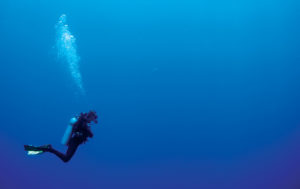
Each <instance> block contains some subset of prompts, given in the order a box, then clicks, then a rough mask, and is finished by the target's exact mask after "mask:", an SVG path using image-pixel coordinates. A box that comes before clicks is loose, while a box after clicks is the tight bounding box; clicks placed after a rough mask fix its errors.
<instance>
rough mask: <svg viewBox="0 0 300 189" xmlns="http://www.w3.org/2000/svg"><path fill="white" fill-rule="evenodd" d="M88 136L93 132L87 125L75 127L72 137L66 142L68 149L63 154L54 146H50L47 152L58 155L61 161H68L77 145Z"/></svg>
mask: <svg viewBox="0 0 300 189" xmlns="http://www.w3.org/2000/svg"><path fill="white" fill-rule="evenodd" d="M88 137H93V133H92V132H91V130H90V129H89V126H87V125H85V126H84V127H81V128H75V129H74V130H73V133H72V137H71V139H70V140H69V143H68V150H67V152H66V154H63V153H61V152H59V151H57V150H55V149H54V148H50V149H49V150H48V152H50V153H53V154H55V155H56V156H57V157H59V158H60V159H61V160H62V161H63V162H68V161H70V159H71V158H72V157H73V155H74V154H75V152H76V150H77V148H78V146H79V145H80V144H82V143H85V142H86V141H87V138H88Z"/></svg>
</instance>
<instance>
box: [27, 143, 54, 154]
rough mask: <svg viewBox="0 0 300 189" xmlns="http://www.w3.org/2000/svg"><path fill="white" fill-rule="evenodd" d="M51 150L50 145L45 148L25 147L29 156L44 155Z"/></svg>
mask: <svg viewBox="0 0 300 189" xmlns="http://www.w3.org/2000/svg"><path fill="white" fill-rule="evenodd" d="M49 148H50V145H44V146H32V145H24V150H25V151H27V155H38V154H42V153H44V152H45V151H46V150H47V149H49Z"/></svg>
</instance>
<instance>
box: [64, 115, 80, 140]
mask: <svg viewBox="0 0 300 189" xmlns="http://www.w3.org/2000/svg"><path fill="white" fill-rule="evenodd" d="M76 122H77V118H76V117H73V118H71V120H70V122H69V124H68V126H67V128H66V131H65V133H64V136H63V137H62V140H61V143H62V144H63V145H68V143H69V140H70V138H71V134H72V129H73V125H74V124H75V123H76Z"/></svg>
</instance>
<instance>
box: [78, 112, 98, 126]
mask: <svg viewBox="0 0 300 189" xmlns="http://www.w3.org/2000/svg"><path fill="white" fill-rule="evenodd" d="M80 117H81V118H82V119H84V120H85V121H86V122H87V123H91V122H94V123H98V121H97V118H98V116H97V114H96V112H95V111H92V110H91V111H89V112H88V113H81V114H80Z"/></svg>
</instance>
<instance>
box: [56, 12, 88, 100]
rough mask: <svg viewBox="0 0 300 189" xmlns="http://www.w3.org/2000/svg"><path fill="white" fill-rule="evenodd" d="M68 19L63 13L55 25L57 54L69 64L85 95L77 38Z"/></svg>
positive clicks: (78, 85) (63, 61)
mask: <svg viewBox="0 0 300 189" xmlns="http://www.w3.org/2000/svg"><path fill="white" fill-rule="evenodd" d="M66 21H67V16H66V15H65V14H62V15H61V16H60V17H59V20H58V22H57V24H56V26H55V29H56V49H57V55H58V58H59V59H60V61H61V62H62V63H65V64H66V65H67V67H68V69H69V71H70V74H71V76H72V78H73V79H74V82H75V84H76V86H77V87H78V89H79V91H80V93H81V94H82V95H83V94H85V90H84V88H83V84H82V77H81V73H80V70H79V60H80V57H79V56H78V54H77V50H76V38H75V37H74V36H73V35H72V33H71V32H70V30H69V26H68V25H67V24H66Z"/></svg>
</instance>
